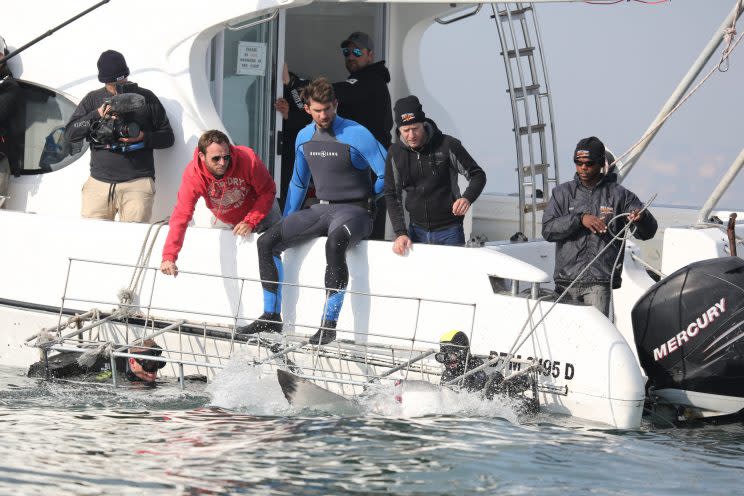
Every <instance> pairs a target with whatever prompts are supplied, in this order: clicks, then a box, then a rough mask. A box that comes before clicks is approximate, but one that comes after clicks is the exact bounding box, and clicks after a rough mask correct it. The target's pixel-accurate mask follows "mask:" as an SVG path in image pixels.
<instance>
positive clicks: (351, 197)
mask: <svg viewBox="0 0 744 496" xmlns="http://www.w3.org/2000/svg"><path fill="white" fill-rule="evenodd" d="M303 96H304V101H305V102H306V103H305V111H306V112H307V113H308V114H310V116H311V117H312V118H313V122H312V123H310V124H309V125H307V126H306V127H305V128H304V129H303V130H302V131H300V133H299V134H298V135H297V141H296V142H295V151H296V152H295V166H294V173H293V174H292V181H291V182H290V185H289V191H288V193H287V201H286V204H285V206H284V218H283V219H282V221H281V222H279V223H278V224H276V225H274V226H273V227H271V228H270V229H269V230H268V231H266V232H265V233H264V234H263V235H262V236H261V237H260V238H259V239H258V259H259V270H260V272H261V280H262V281H263V282H262V285H263V294H264V313H263V314H262V315H261V316H260V317H259V318H258V319H256V320H255V321H254V322H253V323H251V324H249V325H247V326H243V327H241V328H239V329H237V331H236V332H238V333H240V334H255V333H257V332H281V330H282V319H281V313H280V312H281V299H282V297H281V284H277V283H281V282H282V261H281V258H280V255H281V253H282V252H283V251H284V250H285V249H286V248H289V247H290V246H294V245H296V244H299V243H302V242H304V241H307V240H309V239H312V238H315V237H318V236H328V240H327V241H326V262H327V265H326V272H325V286H326V304H325V310H324V314H323V320H322V322H321V325H320V328H319V329H318V332H316V333H315V334H314V335H313V336H312V337H311V338H310V343H311V344H327V343H330V342H331V341H333V340H334V339H336V331H335V328H336V322H337V320H338V315H339V313H340V312H341V305H342V303H343V300H344V293H345V290H346V285H347V283H348V281H349V270H348V267H347V266H346V250H347V248H349V247H350V246H353V245H355V244H357V243H358V242H359V241H361V240H362V239H363V238H365V237H367V236H369V234H370V232H372V223H373V219H374V211H373V210H374V202H375V197H377V196H379V195H380V194H381V193H382V187H383V183H384V171H385V154H386V152H385V149H384V148H383V147H382V145H381V144H380V143H379V142H378V141H377V140H375V138H374V136H372V134H371V133H370V132H369V131H368V130H367V128H365V127H364V126H362V125H360V124H358V123H356V122H354V121H352V120H349V119H344V118H343V117H340V116H337V115H336V107H337V101H336V96H335V94H334V91H333V86H331V84H330V83H329V82H328V80H327V79H325V78H318V79H316V80H314V81H313V82H312V83H310V84H309V85H308V86H307V87H306V88H305V89H304V91H303ZM370 168H371V169H372V170H373V171H374V173H375V174H376V175H377V180H376V181H375V182H374V183H373V182H372V179H371V177H370ZM311 177H312V179H313V182H314V183H315V194H316V196H317V197H318V199H319V200H320V203H319V204H316V205H313V206H312V207H310V208H309V209H306V210H300V207H301V206H302V203H303V202H304V199H305V193H306V192H307V188H308V185H309V183H310V178H311Z"/></svg>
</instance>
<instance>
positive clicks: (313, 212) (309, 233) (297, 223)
mask: <svg viewBox="0 0 744 496" xmlns="http://www.w3.org/2000/svg"><path fill="white" fill-rule="evenodd" d="M316 207H317V208H316ZM324 207H325V208H324ZM327 207H328V205H314V206H313V208H310V209H306V210H300V211H299V212H295V213H293V214H292V215H290V216H289V217H286V218H284V219H283V220H282V221H281V222H279V223H278V224H275V225H274V226H272V227H271V228H270V229H269V230H267V231H266V232H265V233H264V234H262V235H261V237H260V238H258V243H257V244H258V268H259V272H260V274H261V280H262V281H263V282H262V283H261V286H262V287H263V296H264V312H272V313H280V311H281V305H282V295H281V284H277V283H281V282H282V281H283V280H284V268H283V266H282V259H281V254H282V252H283V251H284V250H286V249H287V248H289V247H290V246H294V245H297V244H300V243H302V242H303V241H307V240H308V239H312V238H316V237H318V236H323V235H324V234H326V231H327V229H328V220H329V219H328V217H327V216H326V215H324V214H325V211H326V210H327Z"/></svg>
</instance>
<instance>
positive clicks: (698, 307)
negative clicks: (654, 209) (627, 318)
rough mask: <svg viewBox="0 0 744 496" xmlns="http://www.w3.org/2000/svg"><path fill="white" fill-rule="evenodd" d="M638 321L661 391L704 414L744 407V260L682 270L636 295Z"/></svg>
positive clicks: (646, 361)
mask: <svg viewBox="0 0 744 496" xmlns="http://www.w3.org/2000/svg"><path fill="white" fill-rule="evenodd" d="M632 319H633V334H634V337H635V343H636V347H637V350H638V358H639V360H640V362H641V366H642V367H643V370H645V372H646V375H648V378H649V386H650V389H651V391H652V392H653V393H654V394H655V395H657V396H659V397H660V398H662V399H664V400H666V401H668V402H669V403H671V404H673V405H677V406H681V407H685V408H688V409H692V411H693V412H694V413H695V415H699V416H704V417H708V416H717V415H729V414H733V413H737V412H739V411H741V410H742V409H744V260H742V259H741V258H738V257H726V258H715V259H711V260H703V261H701V262H695V263H693V264H690V265H688V266H686V267H684V268H682V269H680V270H678V271H676V272H675V273H673V274H671V275H670V276H668V277H666V278H664V279H662V280H661V281H659V282H658V283H656V284H655V285H654V286H652V287H651V288H650V289H649V290H648V291H647V292H646V294H644V295H643V296H642V297H641V298H640V300H638V303H636V305H635V306H634V307H633V312H632Z"/></svg>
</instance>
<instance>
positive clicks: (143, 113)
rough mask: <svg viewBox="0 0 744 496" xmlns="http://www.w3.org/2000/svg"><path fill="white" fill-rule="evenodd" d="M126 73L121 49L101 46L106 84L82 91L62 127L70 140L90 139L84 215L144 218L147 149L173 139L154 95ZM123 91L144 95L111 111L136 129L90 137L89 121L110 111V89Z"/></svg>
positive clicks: (151, 174) (150, 174)
mask: <svg viewBox="0 0 744 496" xmlns="http://www.w3.org/2000/svg"><path fill="white" fill-rule="evenodd" d="M128 76H129V67H127V63H126V61H125V60H124V56H123V55H122V54H120V53H119V52H116V51H114V50H106V51H105V52H103V53H102V54H101V56H100V58H99V59H98V80H99V81H100V82H102V83H104V84H105V86H104V87H103V88H100V89H97V90H95V91H91V92H90V93H88V94H87V95H85V97H84V98H83V100H82V101H81V102H80V105H78V107H77V108H76V109H75V112H74V113H73V114H72V117H71V118H70V122H68V123H67V126H66V128H65V137H66V138H67V140H68V141H70V142H76V141H82V140H83V139H85V138H88V139H89V140H91V152H90V177H89V178H88V180H87V181H86V183H85V185H84V186H83V206H82V216H83V217H90V218H94V219H106V220H114V217H115V216H116V214H117V212H118V214H119V220H120V221H122V222H149V220H150V215H151V214H152V205H153V202H154V200H155V163H154V160H153V153H152V151H153V149H157V148H168V147H169V146H172V145H173V142H174V136H173V129H171V125H170V122H169V121H168V116H167V115H166V113H165V109H164V108H163V105H162V104H161V103H160V100H158V97H156V96H155V94H154V93H153V92H152V91H150V90H147V89H145V88H141V87H139V86H137V85H136V84H134V83H129V82H128V81H127V78H128ZM122 93H136V94H138V95H141V96H143V97H144V102H145V104H144V106H139V105H135V104H132V108H131V109H128V110H127V111H126V112H124V113H122V114H121V115H115V116H113V117H114V119H118V120H120V122H124V123H127V124H131V123H135V124H136V126H131V125H130V126H129V128H130V130H136V134H135V135H134V136H129V135H127V136H122V137H120V138H118V139H116V140H115V141H113V142H108V141H107V140H100V139H98V140H97V139H95V138H94V139H91V137H92V135H91V126H93V127H95V126H97V125H98V123H100V122H102V119H103V118H106V117H111V116H112V114H111V112H110V110H111V106H110V103H109V102H110V100H111V98H112V97H113V96H114V95H118V94H122ZM135 107H136V108H135ZM104 120H105V119H104ZM108 122H109V123H110V122H111V121H108ZM106 125H109V124H106ZM132 134H134V132H132Z"/></svg>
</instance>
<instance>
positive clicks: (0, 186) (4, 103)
mask: <svg viewBox="0 0 744 496" xmlns="http://www.w3.org/2000/svg"><path fill="white" fill-rule="evenodd" d="M6 55H8V47H7V45H6V44H5V40H4V39H3V38H2V37H1V36H0V57H2V60H0V208H2V206H3V203H4V199H5V198H4V197H5V195H6V194H7V192H8V180H9V178H10V173H11V169H12V167H11V164H12V163H13V165H15V164H14V162H15V161H14V160H11V154H12V152H13V151H14V149H13V146H12V143H11V132H10V128H11V122H12V119H13V116H14V115H15V114H16V112H17V110H18V104H19V102H20V99H21V88H20V86H18V82H17V81H16V80H15V79H14V78H13V73H11V72H10V68H8V64H7V63H6V62H5V56H6Z"/></svg>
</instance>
